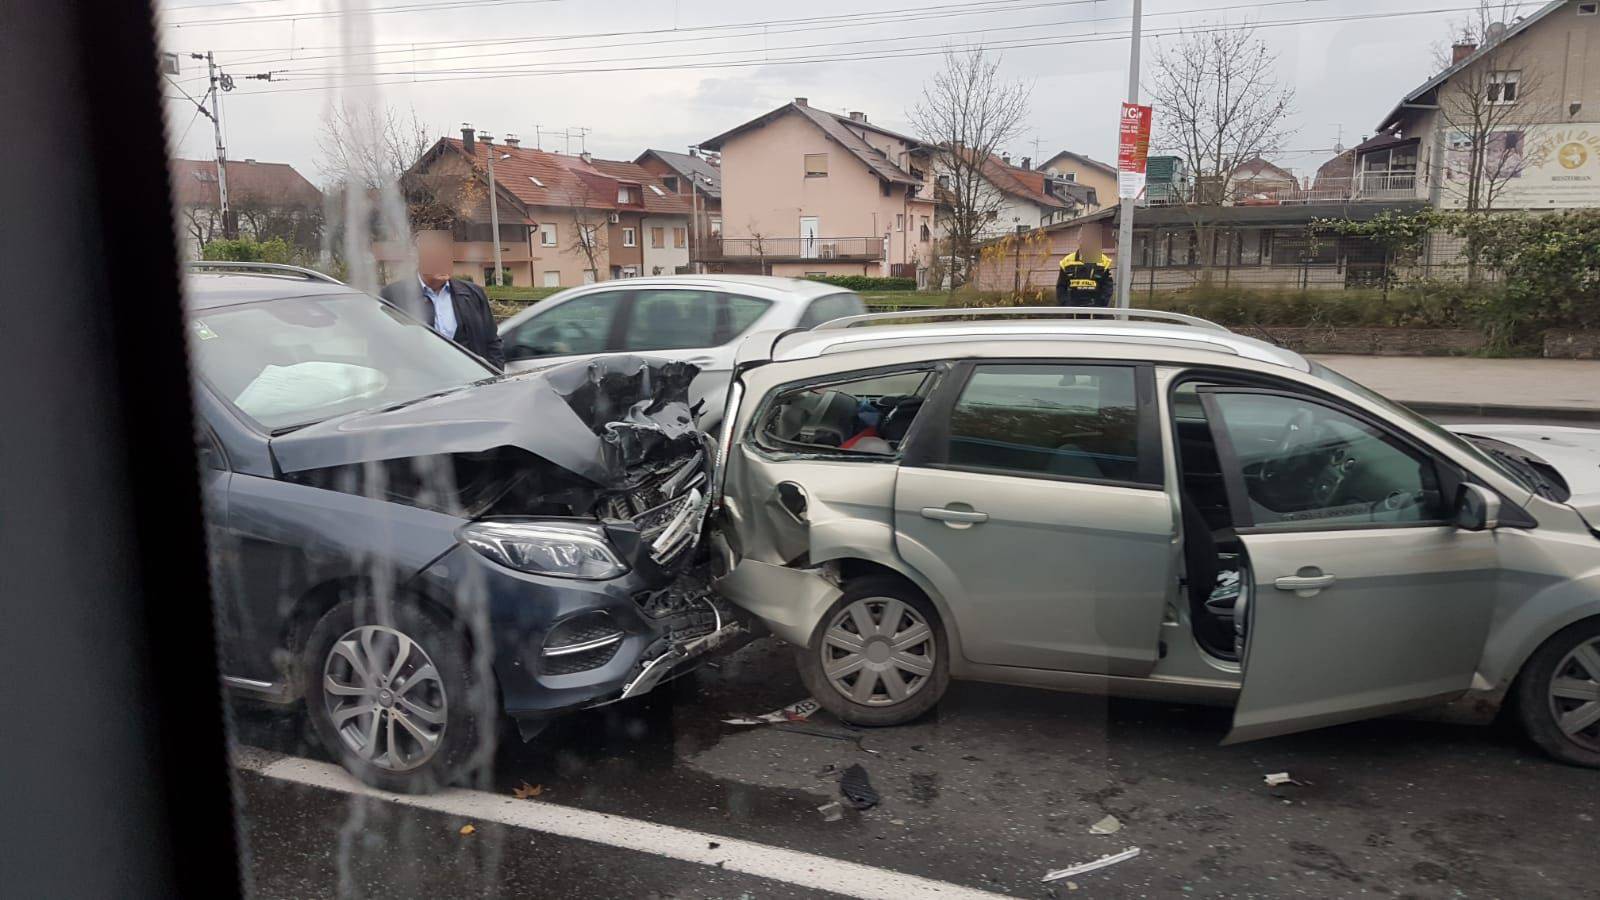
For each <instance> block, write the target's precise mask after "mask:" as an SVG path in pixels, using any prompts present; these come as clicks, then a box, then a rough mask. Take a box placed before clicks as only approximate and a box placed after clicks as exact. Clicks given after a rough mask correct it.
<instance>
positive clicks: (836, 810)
mask: <svg viewBox="0 0 1600 900" xmlns="http://www.w3.org/2000/svg"><path fill="white" fill-rule="evenodd" d="M817 812H819V813H822V821H824V822H837V821H839V820H840V819H842V818H844V805H843V804H841V803H840V802H839V801H837V800H834V801H832V802H831V803H824V804H822V805H821V806H819V807H817Z"/></svg>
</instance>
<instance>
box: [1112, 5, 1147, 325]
mask: <svg viewBox="0 0 1600 900" xmlns="http://www.w3.org/2000/svg"><path fill="white" fill-rule="evenodd" d="M1141 6H1142V3H1141V2H1140V0H1133V43H1132V46H1131V47H1130V48H1129V50H1128V102H1129V103H1138V102H1139V26H1140V23H1141V20H1142V14H1143V10H1142V9H1141ZM1133 199H1134V198H1132V197H1123V198H1122V207H1121V210H1120V211H1119V212H1118V214H1117V275H1116V286H1117V306H1118V307H1120V308H1122V309H1127V308H1128V307H1129V305H1131V304H1130V299H1131V297H1132V292H1133V284H1132V281H1133Z"/></svg>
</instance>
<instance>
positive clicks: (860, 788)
mask: <svg viewBox="0 0 1600 900" xmlns="http://www.w3.org/2000/svg"><path fill="white" fill-rule="evenodd" d="M839 794H840V795H841V796H843V797H844V799H845V800H846V801H848V802H849V804H850V805H851V806H854V807H855V808H856V809H871V808H873V807H874V806H877V805H878V801H879V800H880V799H882V798H880V797H879V796H878V791H877V789H876V788H874V787H873V786H872V782H871V780H869V779H868V778H867V770H866V769H864V768H862V767H861V764H860V763H856V764H854V765H852V766H851V767H850V768H848V769H845V770H844V774H843V775H842V776H840V777H839Z"/></svg>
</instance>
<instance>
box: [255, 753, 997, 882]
mask: <svg viewBox="0 0 1600 900" xmlns="http://www.w3.org/2000/svg"><path fill="white" fill-rule="evenodd" d="M235 762H236V764H237V765H240V767H241V768H247V769H252V770H254V771H257V772H260V773H261V774H262V775H265V776H266V777H268V778H275V779H278V780H280V781H290V782H294V783H297V784H304V785H310V786H312V787H318V788H323V789H325V790H330V791H339V792H341V793H345V794H354V795H358V796H365V797H377V798H379V799H382V800H387V801H389V802H391V803H396V804H399V805H401V806H411V807H415V808H417V809H426V810H431V811H433V812H441V813H446V814H449V815H453V816H461V817H462V818H464V819H470V820H472V821H473V822H480V823H481V822H497V823H499V824H501V825H511V826H514V827H517V828H527V829H531V830H534V831H542V832H545V833H547V834H556V835H560V836H562V837H569V838H576V839H578V840H582V841H592V842H594V843H597V844H606V845H607V846H611V847H620V848H622V849H624V850H632V851H634V852H637V853H651V854H654V855H656V856H665V857H667V858H669V859H677V860H682V861H683V862H690V863H697V864H699V865H703V866H715V865H718V864H721V866H722V868H724V869H726V870H728V871H730V872H742V873H744V874H746V875H754V876H757V877H759V878H769V879H771V880H773V881H782V882H785V883H787V884H793V885H797V886H799V887H804V888H812V889H815V890H822V891H831V892H833V893H835V894H841V895H844V896H846V897H859V898H862V900H916V898H938V900H998V898H1000V897H1002V896H1003V895H1001V894H994V893H990V892H988V891H980V890H976V889H974V888H968V887H962V886H961V885H959V884H951V883H950V882H947V881H936V880H934V879H931V878H921V877H918V876H916V875H906V874H903V873H901V872H894V871H891V870H889V869H880V868H877V867H875V866H866V865H861V864H860V863H852V862H843V861H841V860H837V859H831V858H829V857H826V856H817V855H816V854H812V853H802V852H800V851H798V850H785V849H783V848H782V847H771V846H768V845H766V844H758V843H755V842H753V841H741V840H739V839H738V838H730V837H726V836H724V835H720V834H708V833H705V832H700V831H691V830H690V829H687V828H678V827H675V826H672V825H658V824H656V823H654V822H645V821H642V820H640V819H631V818H628V817H627V816H613V815H608V814H606V813H598V812H593V811H591V810H587V809H575V808H573V807H570V806H560V805H557V804H554V803H543V802H540V801H536V800H518V801H511V800H509V798H507V797H504V796H501V795H499V794H490V793H487V792H485V791H468V790H448V791H441V792H439V793H437V794H430V795H425V796H418V795H411V794H391V793H388V792H385V791H379V790H376V789H374V788H370V787H368V786H366V785H364V784H362V783H361V782H359V781H356V780H355V778H353V777H351V776H350V774H349V773H348V772H346V771H345V770H344V769H341V768H340V767H338V766H336V765H334V764H332V763H324V762H317V761H315V760H309V759H299V758H297V757H285V758H282V759H277V760H274V761H271V762H266V761H252V760H248V759H236V761H235ZM712 843H716V844H717V845H718V846H717V848H716V849H715V850H713V849H711V847H710V844H712Z"/></svg>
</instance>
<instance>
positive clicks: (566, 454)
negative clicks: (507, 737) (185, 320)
mask: <svg viewBox="0 0 1600 900" xmlns="http://www.w3.org/2000/svg"><path fill="white" fill-rule="evenodd" d="M241 268H242V269H243V270H244V271H227V270H229V269H235V270H237V269H241ZM187 304H188V311H189V312H188V316H189V329H190V335H191V339H192V340H191V344H192V348H193V350H192V358H193V367H194V372H195V398H196V405H197V411H198V416H197V418H198V419H199V421H200V422H201V434H200V435H199V441H200V448H201V459H202V469H203V471H202V485H203V490H204V497H205V502H206V505H207V527H208V530H209V543H210V548H211V554H212V561H213V584H214V590H215V594H216V609H217V621H218V629H219V639H220V654H221V668H222V671H223V674H224V676H225V678H224V680H225V682H226V684H227V685H228V686H229V687H230V688H232V689H234V690H236V691H238V692H241V693H244V694H248V695H251V696H254V697H257V698H262V699H266V700H269V701H273V702H276V703H281V704H303V705H304V708H305V710H306V712H307V713H308V714H309V715H310V718H311V721H312V723H313V724H314V726H315V729H316V733H317V734H318V736H319V737H320V739H321V742H322V743H323V745H324V746H325V747H326V749H327V750H328V751H329V752H330V753H331V754H333V756H334V757H335V758H337V759H338V760H339V761H340V762H341V763H343V764H344V765H345V767H346V768H348V769H349V770H350V771H351V772H353V773H354V774H356V775H357V776H359V777H361V778H362V779H364V780H365V781H367V782H368V783H370V784H373V785H376V786H378V787H381V788H384V789H386V790H401V791H420V790H429V789H432V788H434V787H437V786H440V785H442V784H446V783H448V782H449V781H450V780H451V778H452V777H453V776H454V775H455V774H457V773H458V772H459V771H460V770H461V769H462V768H463V767H465V766H467V765H469V764H472V763H473V762H475V761H478V760H482V759H483V758H484V754H486V753H487V752H488V751H490V750H492V747H493V740H492V738H493V735H494V725H495V724H496V721H497V720H498V719H499V718H500V716H501V715H502V714H505V715H509V716H510V717H511V718H512V719H514V720H515V721H516V723H517V725H518V726H519V727H520V728H521V730H522V733H523V735H524V736H529V735H531V734H533V733H535V732H536V731H537V730H538V729H539V728H540V727H541V726H542V725H543V723H544V722H545V721H547V720H548V719H549V717H550V716H552V715H554V714H556V713H559V712H561V711H564V710H570V709H576V708H580V707H586V706H592V705H596V704H600V703H606V702H610V701H612V700H617V699H623V698H627V697H632V696H637V695H639V694H642V693H645V692H646V691H649V690H650V689H651V688H652V687H653V686H654V685H655V684H657V683H658V682H659V681H660V680H661V679H662V678H664V677H670V676H671V675H672V674H673V673H674V672H676V671H681V670H680V669H677V668H676V667H678V666H679V665H680V664H683V663H687V662H689V661H690V660H692V659H694V658H695V657H696V656H698V655H700V654H702V653H704V652H706V651H707V650H709V649H711V648H712V647H714V646H716V645H717V644H719V643H721V642H723V641H725V640H728V639H729V638H732V637H735V636H737V635H738V634H739V633H740V632H741V628H740V626H738V625H737V624H735V616H734V615H733V613H734V611H733V610H732V609H731V608H730V607H727V606H726V605H724V604H722V602H721V601H719V600H717V599H716V598H714V597H712V596H711V595H710V593H709V591H707V590H706V589H705V588H704V581H703V580H698V581H697V580H695V578H694V577H693V571H692V559H693V558H694V557H695V555H696V553H695V548H696V546H697V544H698V543H699V541H700V535H701V522H702V519H703V515H704V503H703V502H702V497H703V493H704V489H705V479H706V470H707V465H706V463H707V458H708V450H709V448H708V447H707V444H706V438H705V436H704V435H703V434H701V433H700V432H698V431H697V430H695V428H694V424H693V422H692V420H691V416H690V414H689V407H688V403H687V389H688V384H689V381H690V380H691V379H692V378H693V377H694V367H693V366H691V365H688V364H686V363H676V362H665V363H663V362H661V361H652V360H644V359H641V358H639V357H633V356H616V357H608V358H606V359H600V360H580V361H577V362H573V363H569V364H567V365H563V366H558V367H555V368H552V369H550V370H548V371H545V372H541V373H537V374H533V375H526V376H520V377H506V376H501V375H500V374H499V373H497V372H495V371H493V370H492V369H490V368H489V367H488V366H487V365H486V364H485V363H484V362H483V361H482V360H480V359H478V358H477V357H474V356H472V355H471V354H469V353H467V352H465V351H464V350H462V349H461V348H460V347H458V346H457V345H456V344H454V343H452V342H451V341H449V340H446V339H445V338H443V337H441V336H440V335H439V334H438V333H437V332H435V331H434V330H433V329H431V328H428V327H427V326H425V325H423V324H421V323H419V322H417V321H416V320H414V319H412V318H411V317H409V316H408V315H406V314H405V313H404V312H402V311H400V310H399V309H397V308H395V307H393V306H390V305H389V304H387V303H385V302H383V301H381V300H379V299H377V298H375V297H371V296H368V295H366V294H363V293H360V292H358V291H356V290H354V289H352V288H349V287H346V286H344V285H342V284H339V283H338V282H335V281H332V280H331V279H328V278H326V277H325V276H320V275H317V274H316V273H312V272H308V271H305V270H294V269H290V268H288V267H276V268H274V267H266V266H258V265H253V264H232V263H229V264H221V265H211V266H206V265H197V267H196V271H195V272H194V273H193V274H191V275H190V276H189V278H188V285H187ZM191 612H193V611H191Z"/></svg>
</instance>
